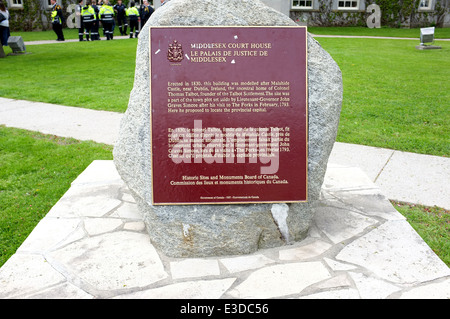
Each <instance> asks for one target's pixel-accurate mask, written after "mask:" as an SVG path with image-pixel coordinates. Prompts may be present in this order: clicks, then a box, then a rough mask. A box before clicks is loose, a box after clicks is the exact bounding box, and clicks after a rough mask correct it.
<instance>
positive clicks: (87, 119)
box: [0, 98, 450, 209]
mask: <svg viewBox="0 0 450 319" xmlns="http://www.w3.org/2000/svg"><path fill="white" fill-rule="evenodd" d="M49 114H51V116H49ZM121 118H122V114H121V113H115V112H106V111H94V110H90V109H83V108H79V107H68V106H59V105H54V104H47V103H39V102H29V101H23V100H11V99H6V98H0V125H1V124H3V125H6V126H10V127H17V128H23V129H27V130H32V131H39V132H42V133H45V134H54V135H58V136H63V137H73V138H76V139H79V140H93V141H96V142H100V143H106V144H111V145H113V144H114V142H115V140H116V139H117V134H118V130H119V125H120V120H121ZM330 163H335V164H340V165H345V166H352V167H358V168H361V169H362V170H363V171H364V172H365V173H366V174H367V175H368V176H369V178H370V180H371V181H372V182H374V183H375V184H376V185H377V186H378V187H380V189H381V191H382V192H383V194H385V195H386V196H387V197H388V198H389V199H393V200H399V201H405V202H410V203H416V204H423V205H427V206H434V205H436V206H439V207H443V208H446V209H450V196H449V194H450V183H448V181H449V180H450V158H448V157H439V156H430V155H422V154H414V153H407V152H400V151H394V150H390V149H382V148H375V147H369V146H361V145H354V144H346V143H336V144H335V146H334V149H333V151H332V154H331V157H330Z"/></svg>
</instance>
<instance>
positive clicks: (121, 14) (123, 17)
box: [114, 0, 128, 35]
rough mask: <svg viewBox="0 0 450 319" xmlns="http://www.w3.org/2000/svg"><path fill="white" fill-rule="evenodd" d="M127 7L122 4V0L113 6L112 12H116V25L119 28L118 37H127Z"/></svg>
mask: <svg viewBox="0 0 450 319" xmlns="http://www.w3.org/2000/svg"><path fill="white" fill-rule="evenodd" d="M126 10H127V7H125V5H124V4H123V3H122V0H118V1H117V3H116V4H115V5H114V11H115V12H116V17H117V25H118V26H119V31H120V35H127V29H128V23H127V13H126Z"/></svg>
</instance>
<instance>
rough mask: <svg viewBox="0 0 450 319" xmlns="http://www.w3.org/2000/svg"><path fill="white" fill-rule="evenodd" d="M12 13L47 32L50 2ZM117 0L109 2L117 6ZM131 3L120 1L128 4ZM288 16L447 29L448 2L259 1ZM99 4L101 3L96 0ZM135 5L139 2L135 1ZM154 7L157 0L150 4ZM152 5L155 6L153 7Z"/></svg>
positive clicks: (39, 0)
mask: <svg viewBox="0 0 450 319" xmlns="http://www.w3.org/2000/svg"><path fill="white" fill-rule="evenodd" d="M0 1H3V2H6V5H7V7H8V9H9V10H10V12H11V16H12V19H11V28H12V29H13V30H39V29H48V28H49V27H50V26H49V23H48V21H49V14H50V9H51V3H50V0H0ZM57 1H58V3H59V4H60V5H61V6H62V7H63V10H64V12H65V14H66V16H67V18H68V19H67V20H68V22H67V26H68V27H73V24H74V23H73V21H74V6H75V3H76V2H77V0H57ZM116 1H117V0H110V2H111V3H113V4H114V3H116ZM130 1H131V0H123V2H124V3H125V4H128V2H130ZM217 1H219V0H217ZM261 1H262V2H264V3H266V4H267V5H269V6H271V7H273V8H275V9H277V10H278V11H281V12H283V13H284V14H286V15H288V16H289V17H290V18H291V19H293V20H294V21H296V22H297V23H298V24H302V25H308V26H365V25H366V19H367V17H368V16H369V15H370V14H371V12H367V7H368V6H369V5H370V4H377V5H378V6H379V7H380V10H381V21H380V22H381V25H382V26H391V27H406V28H408V27H424V26H436V27H449V26H450V13H449V8H450V0H261ZM97 2H101V0H97ZM135 2H137V3H140V2H142V0H137V1H135ZM149 2H150V3H151V4H152V5H154V7H155V8H158V7H159V6H160V1H159V0H155V1H153V0H150V1H149ZM153 2H154V4H153Z"/></svg>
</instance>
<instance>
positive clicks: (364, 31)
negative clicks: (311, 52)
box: [308, 27, 450, 39]
mask: <svg viewBox="0 0 450 319" xmlns="http://www.w3.org/2000/svg"><path fill="white" fill-rule="evenodd" d="M308 31H309V32H311V33H312V34H318V35H353V36H376V37H397V38H417V39H418V38H419V37H420V28H412V29H400V28H389V27H381V28H380V29H375V28H374V29H369V28H366V27H308ZM434 34H435V38H436V39H449V38H450V28H435V32H434Z"/></svg>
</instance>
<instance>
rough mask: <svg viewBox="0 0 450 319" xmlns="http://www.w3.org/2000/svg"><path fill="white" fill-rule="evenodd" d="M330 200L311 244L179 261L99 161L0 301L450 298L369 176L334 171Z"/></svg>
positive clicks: (445, 271)
mask: <svg viewBox="0 0 450 319" xmlns="http://www.w3.org/2000/svg"><path fill="white" fill-rule="evenodd" d="M322 195H323V196H322V197H323V199H322V201H321V205H320V207H318V210H317V212H316V215H315V221H314V225H313V226H312V228H311V229H310V232H309V236H308V237H307V238H306V239H305V240H304V241H302V242H298V243H295V244H292V245H288V246H284V247H279V248H274V249H267V250H260V251H258V252H256V253H254V254H251V255H245V256H227V257H217V258H194V259H181V258H180V259H177V258H169V257H167V256H164V255H163V254H161V253H160V252H158V251H156V249H155V248H154V247H153V246H152V244H151V243H150V241H149V236H148V235H147V232H146V229H145V225H144V223H143V221H142V217H141V215H140V213H139V211H138V210H137V207H136V204H135V202H134V199H133V198H132V196H131V195H130V192H129V190H128V189H127V187H126V186H125V184H124V183H123V182H122V180H121V179H120V177H119V175H118V174H117V172H116V170H115V167H114V164H113V162H112V161H94V162H93V163H92V164H91V165H90V166H89V167H88V168H87V169H86V170H85V171H84V172H83V173H82V174H81V175H80V176H79V177H78V178H77V179H76V180H75V181H74V182H73V183H72V186H71V188H70V189H69V190H68V191H67V193H66V194H65V195H64V196H63V197H62V198H61V199H60V201H59V202H58V203H57V204H56V205H55V206H54V207H53V208H52V209H51V211H50V212H49V213H48V214H47V216H46V217H45V218H44V219H42V221H41V222H40V223H39V224H38V225H37V227H36V228H35V229H34V230H33V232H32V233H31V234H30V236H29V237H28V238H27V239H26V240H25V242H24V243H23V244H22V246H21V247H20V248H19V249H18V250H17V252H16V254H15V255H13V256H12V257H11V258H10V259H9V260H8V261H7V262H6V263H5V264H4V265H3V267H2V268H1V269H0V298H76V299H79V298H169V299H171V298H186V299H199V298H201V299H218V298H341V299H352V298H356V299H359V298H362V299H368V298H450V269H449V268H448V267H447V266H446V265H445V264H444V263H443V262H442V261H441V260H440V259H439V258H438V257H437V256H436V255H435V254H434V252H433V251H432V250H431V249H430V248H429V247H428V246H427V245H426V244H425V242H424V241H423V240H422V239H421V238H420V237H419V236H418V235H417V233H416V232H415V231H414V230H413V229H412V228H411V226H410V225H409V224H408V223H407V221H406V220H405V218H404V217H403V216H402V215H401V214H399V213H398V212H397V211H396V210H395V209H394V208H393V207H392V205H391V204H390V202H389V201H388V200H387V199H386V198H385V197H384V196H383V195H382V194H381V193H380V190H379V189H378V188H377V187H376V186H375V185H374V184H373V183H372V182H371V181H370V180H369V178H368V177H367V176H366V175H365V174H364V173H363V172H362V171H361V170H359V169H357V168H352V167H344V166H338V165H333V164H329V165H328V171H327V174H326V177H325V182H324V185H323V190H322Z"/></svg>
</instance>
